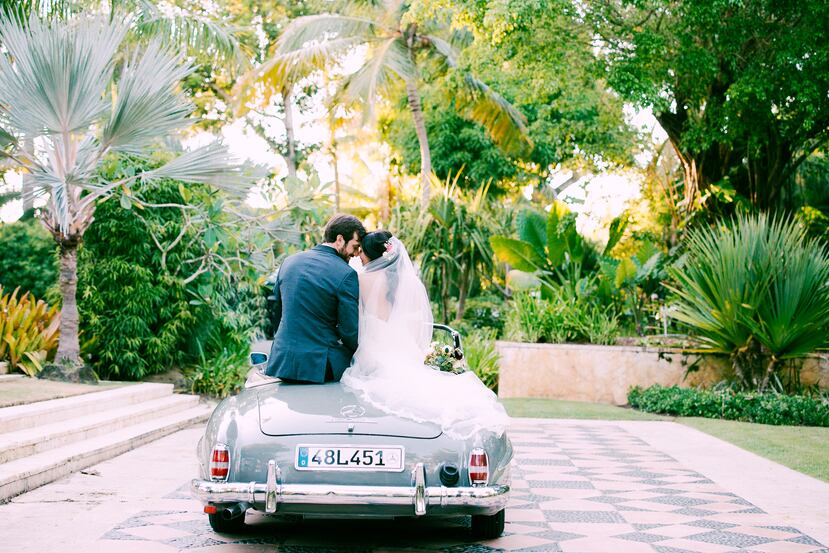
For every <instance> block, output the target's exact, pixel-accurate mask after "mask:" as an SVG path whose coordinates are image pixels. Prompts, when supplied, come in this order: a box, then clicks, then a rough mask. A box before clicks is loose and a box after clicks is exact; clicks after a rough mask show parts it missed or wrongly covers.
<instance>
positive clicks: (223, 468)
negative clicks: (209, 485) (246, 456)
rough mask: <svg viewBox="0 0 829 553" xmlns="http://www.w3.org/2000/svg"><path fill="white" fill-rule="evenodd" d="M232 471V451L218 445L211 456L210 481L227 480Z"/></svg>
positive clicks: (222, 445) (223, 445)
mask: <svg viewBox="0 0 829 553" xmlns="http://www.w3.org/2000/svg"><path fill="white" fill-rule="evenodd" d="M229 469H230V451H228V449H227V446H226V445H225V444H216V447H214V448H213V454H212V455H211V456H210V479H211V480H213V481H218V480H227V473H228V472H229Z"/></svg>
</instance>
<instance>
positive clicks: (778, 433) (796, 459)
mask: <svg viewBox="0 0 829 553" xmlns="http://www.w3.org/2000/svg"><path fill="white" fill-rule="evenodd" d="M502 401H503V403H504V405H505V406H506V408H507V411H509V414H510V415H512V416H513V417H537V418H552V419H602V420H666V421H674V422H678V423H681V424H685V425H688V426H690V427H692V428H696V429H697V430H700V431H702V432H705V433H707V434H711V435H712V436H715V437H717V438H720V439H721V440H725V441H727V442H731V443H732V444H734V445H736V446H738V447H741V448H743V449H746V450H748V451H751V452H753V453H756V454H757V455H760V456H762V457H765V458H766V459H771V460H772V461H775V462H777V463H780V464H781V465H785V466H787V467H789V468H792V469H794V470H797V471H800V472H802V473H804V474H808V475H810V476H814V477H815V478H820V479H821V480H825V481H827V482H829V428H818V427H813V426H769V425H765V424H753V423H750V422H735V421H725V420H717V419H702V418H696V417H667V416H663V415H653V414H650V413H642V412H640V411H636V410H634V409H628V408H624V407H616V406H614V405H605V404H601V403H583V402H579V401H557V400H551V399H536V398H524V399H504V400H502Z"/></svg>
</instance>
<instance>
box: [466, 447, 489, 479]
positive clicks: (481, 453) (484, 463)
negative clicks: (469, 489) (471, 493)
mask: <svg viewBox="0 0 829 553" xmlns="http://www.w3.org/2000/svg"><path fill="white" fill-rule="evenodd" d="M468 468H469V485H470V486H486V485H487V484H488V483H489V456H488V455H487V454H486V450H485V449H484V448H482V447H476V448H475V449H473V450H472V451H471V452H470V453H469V467H468Z"/></svg>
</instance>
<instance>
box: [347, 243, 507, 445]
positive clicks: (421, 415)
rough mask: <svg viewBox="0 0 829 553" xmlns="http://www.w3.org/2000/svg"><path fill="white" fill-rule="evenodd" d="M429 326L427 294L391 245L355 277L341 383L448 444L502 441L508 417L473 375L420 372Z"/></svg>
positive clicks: (429, 337)
mask: <svg viewBox="0 0 829 553" xmlns="http://www.w3.org/2000/svg"><path fill="white" fill-rule="evenodd" d="M432 323H433V319H432V310H431V306H430V304H429V298H428V296H427V294H426V289H425V288H424V286H423V283H422V282H421V281H420V278H419V277H418V275H417V271H416V269H415V268H414V265H413V264H412V261H411V259H410V258H409V255H408V253H407V252H406V248H405V246H404V245H403V243H402V242H400V240H398V239H397V238H392V239H391V240H390V241H389V243H388V251H387V252H386V253H385V254H384V255H383V256H381V257H379V258H377V259H375V260H373V261H371V262H370V263H368V264H367V265H366V266H365V268H364V272H363V274H362V275H361V278H360V334H359V347H358V348H357V352H356V353H355V354H354V361H353V363H352V366H351V367H349V368H348V369H347V370H346V371H345V374H343V377H342V380H341V382H342V383H343V384H344V385H346V386H347V387H349V388H351V389H353V390H355V391H357V392H358V393H359V394H360V395H361V396H362V397H363V399H364V400H365V401H367V402H368V403H370V404H372V405H374V406H375V407H377V408H379V409H381V410H382V411H385V412H387V413H390V414H393V415H397V416H402V417H405V418H409V419H413V420H416V421H419V422H433V423H436V424H438V425H440V427H441V429H442V430H443V432H444V433H446V434H448V435H450V436H452V437H456V438H468V437H470V436H473V435H475V434H476V433H478V432H480V431H481V430H489V431H492V432H495V433H496V434H499V435H500V434H502V433H503V432H504V430H505V429H506V426H507V424H508V422H509V417H508V415H507V414H506V411H505V410H504V408H503V406H502V405H501V404H500V403H498V400H497V398H496V396H495V394H494V393H493V392H492V391H491V390H489V389H488V388H487V387H486V386H484V384H483V383H482V382H481V381H480V379H479V378H478V377H477V376H476V375H475V374H474V373H473V372H471V371H467V372H464V373H462V374H451V373H446V372H440V371H438V370H435V369H432V368H430V367H428V366H426V365H424V362H423V361H424V358H425V356H426V354H427V352H428V349H429V346H430V344H431V340H432Z"/></svg>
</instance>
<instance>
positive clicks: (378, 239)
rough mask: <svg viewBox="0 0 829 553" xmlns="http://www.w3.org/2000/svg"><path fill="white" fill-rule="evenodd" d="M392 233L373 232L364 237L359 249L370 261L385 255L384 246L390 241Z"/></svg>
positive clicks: (385, 231)
mask: <svg viewBox="0 0 829 553" xmlns="http://www.w3.org/2000/svg"><path fill="white" fill-rule="evenodd" d="M391 237H392V233H390V232H389V231H387V230H375V231H374V232H369V233H368V234H366V235H365V237H364V238H363V240H362V242H361V247H362V248H363V251H364V252H365V254H366V257H368V258H369V259H370V260H371V261H374V260H375V259H377V258H379V257H381V256H382V255H383V254H384V253H386V245H387V244H388V242H389V240H391Z"/></svg>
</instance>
